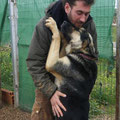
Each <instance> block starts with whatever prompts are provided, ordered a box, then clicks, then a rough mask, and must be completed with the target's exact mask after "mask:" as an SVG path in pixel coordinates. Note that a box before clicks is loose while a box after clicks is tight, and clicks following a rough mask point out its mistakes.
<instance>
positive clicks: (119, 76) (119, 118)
mask: <svg viewBox="0 0 120 120" xmlns="http://www.w3.org/2000/svg"><path fill="white" fill-rule="evenodd" d="M117 4H118V5H117V42H116V43H117V50H116V118H115V120H120V0H118V3H117Z"/></svg>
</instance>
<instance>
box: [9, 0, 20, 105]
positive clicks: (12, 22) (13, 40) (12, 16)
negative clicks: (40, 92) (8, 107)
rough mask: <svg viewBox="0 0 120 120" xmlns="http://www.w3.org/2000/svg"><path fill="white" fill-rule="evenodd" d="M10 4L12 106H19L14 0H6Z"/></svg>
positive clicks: (15, 6)
mask: <svg viewBox="0 0 120 120" xmlns="http://www.w3.org/2000/svg"><path fill="white" fill-rule="evenodd" d="M8 1H9V5H10V25H11V46H12V62H13V79H14V106H15V107H18V106H19V71H18V68H19V67H18V63H19V62H18V36H17V33H18V32H17V18H18V15H17V13H18V12H17V5H16V0H8Z"/></svg>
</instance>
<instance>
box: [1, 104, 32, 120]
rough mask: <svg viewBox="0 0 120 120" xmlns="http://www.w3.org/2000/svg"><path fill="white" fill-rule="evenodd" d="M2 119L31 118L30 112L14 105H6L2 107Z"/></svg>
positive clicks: (22, 119)
mask: <svg viewBox="0 0 120 120" xmlns="http://www.w3.org/2000/svg"><path fill="white" fill-rule="evenodd" d="M0 120H30V113H28V112H24V111H22V110H20V109H19V108H14V107H13V106H7V105H4V106H3V107H2V109H0Z"/></svg>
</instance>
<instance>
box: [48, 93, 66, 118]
mask: <svg viewBox="0 0 120 120" xmlns="http://www.w3.org/2000/svg"><path fill="white" fill-rule="evenodd" d="M60 96H61V97H66V95H65V94H63V93H61V92H59V91H56V92H55V93H54V95H53V96H52V98H51V99H50V102H51V105H52V111H53V114H54V115H55V116H56V115H57V116H58V117H60V116H61V117H62V116H63V113H62V111H61V108H62V109H63V110H64V111H66V108H65V107H64V106H63V104H62V103H61V102H60V99H59V97H60Z"/></svg>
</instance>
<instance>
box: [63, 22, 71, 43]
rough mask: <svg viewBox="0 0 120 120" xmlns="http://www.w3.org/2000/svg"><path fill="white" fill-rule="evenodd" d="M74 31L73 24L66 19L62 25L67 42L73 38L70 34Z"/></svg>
mask: <svg viewBox="0 0 120 120" xmlns="http://www.w3.org/2000/svg"><path fill="white" fill-rule="evenodd" d="M72 31H73V27H72V25H71V24H70V23H69V22H67V21H64V22H63V24H62V25H61V33H62V34H63V35H64V37H65V39H66V40H67V42H69V41H70V40H71V36H70V35H71V33H72Z"/></svg>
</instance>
